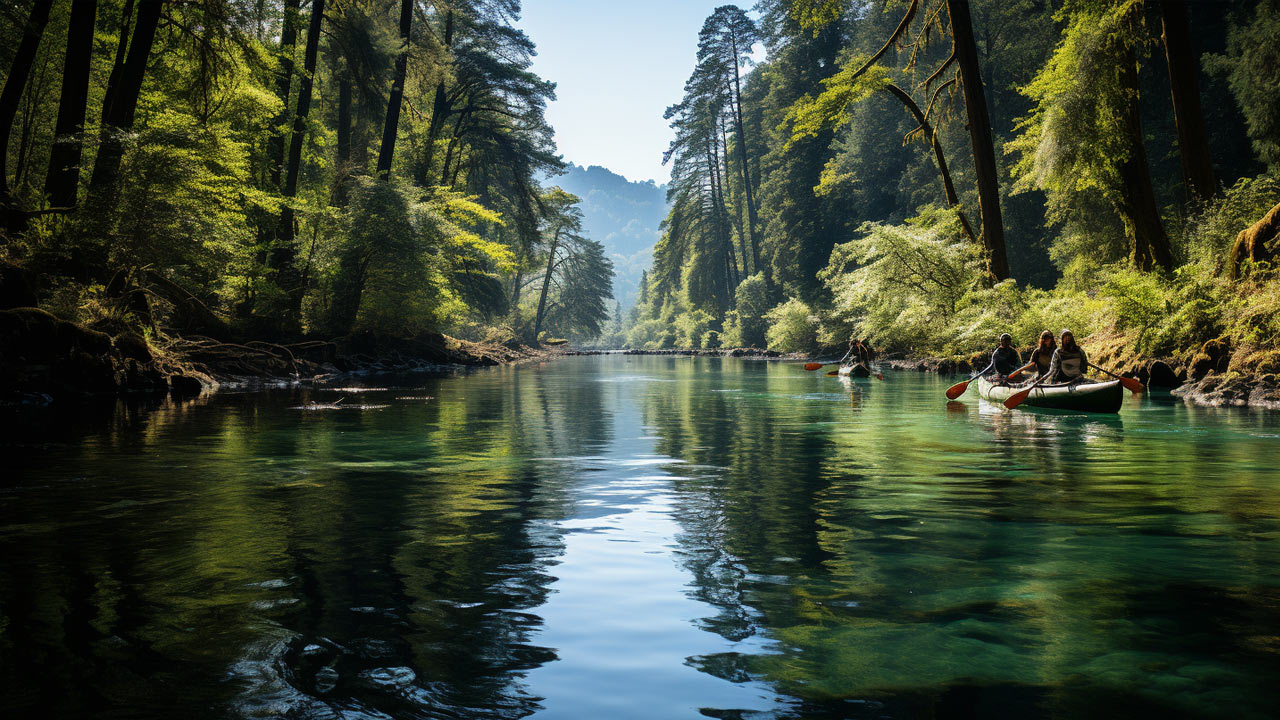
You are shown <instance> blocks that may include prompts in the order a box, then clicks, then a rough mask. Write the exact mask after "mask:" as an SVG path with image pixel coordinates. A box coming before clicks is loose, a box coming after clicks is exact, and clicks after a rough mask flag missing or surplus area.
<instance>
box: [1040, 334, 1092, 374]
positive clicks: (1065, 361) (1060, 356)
mask: <svg viewBox="0 0 1280 720" xmlns="http://www.w3.org/2000/svg"><path fill="white" fill-rule="evenodd" d="M1058 339H1059V341H1060V342H1061V344H1060V345H1059V346H1058V349H1057V350H1054V351H1053V359H1052V360H1050V362H1049V381H1050V382H1055V383H1071V382H1075V381H1077V380H1081V379H1083V378H1084V371H1085V369H1086V368H1088V367H1089V356H1087V355H1085V353H1084V348H1082V347H1080V346H1079V345H1077V344H1076V336H1075V334H1074V333H1072V332H1071V331H1070V330H1065V329H1064V330H1063V331H1062V332H1061V333H1059V334H1058Z"/></svg>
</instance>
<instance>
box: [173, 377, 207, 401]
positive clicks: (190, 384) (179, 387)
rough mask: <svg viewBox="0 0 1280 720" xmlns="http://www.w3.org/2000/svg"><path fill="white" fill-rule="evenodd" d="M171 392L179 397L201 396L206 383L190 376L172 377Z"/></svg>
mask: <svg viewBox="0 0 1280 720" xmlns="http://www.w3.org/2000/svg"><path fill="white" fill-rule="evenodd" d="M169 390H170V391H171V392H172V393H173V394H174V395H178V396H183V397H185V396H190V395H199V394H200V392H201V391H202V390H204V383H202V382H200V381H199V380H197V379H196V378H193V377H191V376H190V375H170V376H169Z"/></svg>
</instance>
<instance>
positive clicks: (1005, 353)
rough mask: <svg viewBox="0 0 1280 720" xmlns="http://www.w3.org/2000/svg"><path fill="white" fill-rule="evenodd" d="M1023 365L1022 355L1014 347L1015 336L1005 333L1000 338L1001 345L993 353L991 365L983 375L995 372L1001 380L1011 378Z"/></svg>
mask: <svg viewBox="0 0 1280 720" xmlns="http://www.w3.org/2000/svg"><path fill="white" fill-rule="evenodd" d="M1021 365H1022V355H1020V354H1019V353H1018V350H1017V348H1015V347H1014V346H1013V336H1012V335H1010V334H1009V333H1004V334H1003V335H1001V336H1000V344H999V345H998V346H996V349H995V350H993V351H992V352H991V364H990V365H988V366H987V369H986V370H983V371H982V373H983V374H984V375H985V374H986V373H988V372H991V371H995V373H996V375H999V376H1000V378H1001V379H1003V378H1005V377H1007V376H1009V375H1010V374H1011V373H1013V371H1015V370H1017V369H1018V368H1019V367H1021Z"/></svg>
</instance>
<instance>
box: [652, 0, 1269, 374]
mask: <svg viewBox="0 0 1280 720" xmlns="http://www.w3.org/2000/svg"><path fill="white" fill-rule="evenodd" d="M1178 7H1181V4H1175V3H1162V2H1159V1H1158V0H1068V1H1067V2H1065V3H1047V2H1040V1H1038V0H1021V1H1019V2H1007V1H996V0H975V1H974V2H971V3H968V2H959V1H957V0H907V1H905V2H904V1H901V0H899V1H893V0H868V1H865V2H863V1H859V2H854V1H852V0H822V1H821V2H817V1H814V0H764V1H762V2H760V3H759V4H758V5H757V6H756V7H755V8H754V10H755V17H756V18H757V19H756V23H757V27H758V30H757V34H758V36H759V37H760V39H761V41H762V42H763V44H764V47H765V49H766V51H767V60H766V61H765V62H763V63H761V64H759V65H758V66H756V67H754V68H747V67H745V64H744V66H743V68H742V70H741V72H740V73H739V74H740V75H741V77H740V78H739V82H740V83H741V85H742V90H741V93H740V94H736V93H735V92H734V90H733V86H734V83H733V80H734V78H727V79H726V77H725V74H726V73H725V72H724V71H723V70H722V69H720V68H721V66H716V67H711V66H710V65H709V64H708V63H707V62H706V61H705V58H706V57H709V56H710V53H709V52H708V51H707V50H706V49H705V44H706V42H707V39H706V38H707V32H706V31H704V34H703V37H702V38H701V39H700V41H701V43H702V45H701V46H700V52H699V63H698V66H697V67H696V68H695V70H694V73H693V75H692V77H691V78H690V81H689V83H688V84H687V85H686V88H685V98H684V100H683V101H682V102H681V103H680V104H679V105H677V106H675V107H674V108H673V109H672V111H669V113H668V115H669V117H671V118H672V120H673V127H674V128H675V129H676V132H677V140H676V143H675V144H673V146H672V148H671V150H670V151H669V157H670V158H671V160H672V161H673V163H674V166H673V167H674V171H673V177H674V179H673V185H672V188H671V191H670V197H671V200H672V209H671V213H670V215H669V216H668V218H667V221H666V224H665V225H664V234H663V239H662V241H661V242H660V243H659V244H658V246H657V249H656V251H655V258H654V267H653V272H652V273H650V274H649V275H648V277H647V287H645V288H642V296H641V297H642V301H641V302H640V303H639V305H638V306H637V307H636V309H635V310H634V311H633V313H632V314H631V323H632V329H631V332H630V333H629V334H628V335H627V341H628V342H629V343H630V344H632V345H634V346H649V347H659V346H672V345H679V344H680V340H681V338H682V335H681V333H679V332H664V331H663V328H664V327H666V326H667V325H672V326H675V327H680V326H682V325H683V324H685V323H682V320H681V314H682V313H685V314H688V315H690V316H693V315H697V317H698V318H699V324H700V325H705V326H706V327H707V329H708V332H706V333H704V336H706V337H714V335H712V333H713V332H714V331H716V330H719V331H721V335H720V340H721V343H722V345H724V346H725V347H730V346H740V345H761V344H762V343H763V344H767V345H768V346H770V347H772V348H774V349H778V350H798V349H813V348H816V347H822V346H826V347H833V346H843V345H844V343H845V341H846V340H847V339H848V338H849V337H850V336H851V335H857V336H860V337H870V338H871V340H872V342H873V343H874V344H875V345H877V346H879V347H883V348H886V349H888V350H889V351H891V352H898V353H906V354H914V355H921V354H968V353H973V352H976V351H978V350H981V349H983V348H985V347H988V346H989V345H990V344H992V343H993V342H994V338H995V336H996V335H997V334H999V333H1000V332H1002V331H1010V332H1013V333H1014V334H1015V339H1016V340H1017V341H1019V342H1020V343H1023V344H1030V342H1031V340H1032V338H1033V337H1034V336H1035V335H1036V334H1038V333H1039V331H1040V330H1042V329H1045V328H1051V329H1053V330H1055V331H1056V330H1058V329H1059V328H1061V327H1064V326H1071V327H1074V328H1075V329H1076V330H1077V332H1078V333H1080V334H1081V335H1088V334H1091V333H1092V334H1094V335H1095V340H1094V343H1095V344H1105V345H1106V346H1107V348H1108V350H1109V351H1111V350H1114V351H1116V353H1117V356H1118V355H1120V354H1124V353H1129V354H1130V355H1142V356H1163V357H1175V358H1189V357H1190V356H1191V355H1193V354H1194V353H1195V351H1196V350H1197V349H1198V348H1199V347H1200V345H1202V344H1204V343H1205V342H1207V341H1209V340H1214V339H1220V340H1222V341H1223V342H1225V343H1226V344H1228V345H1231V346H1232V347H1237V348H1255V349H1257V348H1262V349H1265V348H1274V347H1275V346H1276V345H1277V344H1278V343H1280V340H1278V339H1277V337H1276V336H1275V335H1268V334H1267V332H1266V331H1265V330H1264V331H1261V332H1259V331H1255V330H1252V329H1251V328H1250V324H1251V323H1253V324H1256V325H1258V326H1260V327H1264V328H1265V327H1269V326H1270V324H1271V323H1270V321H1263V320H1261V319H1260V316H1258V315H1257V314H1256V313H1254V312H1253V311H1252V310H1246V308H1251V307H1253V306H1254V305H1258V306H1259V307H1260V308H1262V309H1261V310H1260V312H1262V313H1264V314H1265V313H1275V311H1276V310H1277V309H1278V308H1277V306H1276V305H1275V303H1274V302H1273V300H1274V298H1275V297H1276V296H1277V294H1278V293H1280V281H1277V280H1276V279H1275V276H1274V275H1273V274H1272V273H1271V271H1270V269H1269V265H1268V264H1266V263H1258V262H1256V261H1258V260H1265V258H1264V257H1262V256H1260V255H1258V253H1256V252H1255V253H1254V254H1253V255H1251V256H1249V257H1246V258H1244V260H1246V261H1255V262H1253V264H1252V265H1249V266H1248V267H1249V270H1250V271H1249V272H1248V273H1246V274H1245V279H1243V280H1239V281H1235V280H1229V279H1228V278H1227V277H1226V275H1228V273H1226V272H1224V268H1225V267H1226V266H1227V263H1228V261H1229V256H1230V255H1231V253H1232V247H1233V240H1234V239H1235V238H1236V235H1237V234H1238V233H1240V232H1241V231H1242V230H1244V229H1245V228H1247V227H1249V226H1250V225H1252V224H1253V223H1254V222H1256V221H1258V220H1259V219H1260V218H1262V217H1263V215H1265V214H1266V213H1267V212H1268V210H1269V209H1271V208H1272V207H1273V206H1275V205H1276V204H1277V202H1280V186H1278V185H1277V182H1276V180H1275V179H1274V177H1275V175H1274V173H1275V172H1276V171H1277V170H1280V166H1277V164H1276V163H1277V160H1276V148H1277V147H1280V136H1277V132H1276V119H1275V115H1276V113H1275V108H1276V103H1277V101H1280V88H1278V87H1277V85H1276V84H1275V77H1276V69H1277V57H1280V56H1278V55H1277V52H1278V50H1277V48H1278V47H1280V45H1277V42H1276V40H1275V37H1276V35H1275V32H1273V31H1274V30H1275V28H1276V27H1278V26H1280V5H1278V4H1277V3H1275V2H1273V1H1272V0H1250V1H1241V2H1235V3H1219V4H1204V3H1190V4H1187V5H1186V6H1185V8H1184V10H1185V12H1186V15H1185V16H1182V17H1183V18H1184V19H1183V20H1182V22H1184V23H1186V24H1187V25H1188V27H1190V28H1191V29H1192V32H1191V34H1190V42H1189V44H1188V43H1187V42H1186V41H1185V40H1180V39H1179V35H1178V33H1177V32H1176V30H1177V29H1178V26H1177V24H1176V23H1177V22H1179V17H1180V16H1178V15H1177V14H1176V13H1175V12H1173V11H1175V10H1178ZM728 14H730V11H728V10H726V9H724V8H721V9H718V10H717V11H716V14H714V15H713V16H712V17H711V18H709V19H708V26H713V25H715V24H716V22H717V18H719V17H724V16H726V15H728ZM964 17H968V18H969V20H971V22H972V26H973V38H972V39H973V42H974V43H975V45H976V50H977V52H976V57H977V61H978V68H979V71H980V73H981V76H982V79H983V85H984V86H985V104H986V106H987V107H986V111H987V114H988V115H989V118H990V128H989V133H990V136H991V140H992V142H993V143H994V147H995V151H996V152H995V160H996V163H997V172H996V177H997V179H998V191H999V200H1000V206H1001V211H1002V213H1001V215H1002V219H1001V220H1000V222H1001V223H1002V226H1003V239H1001V240H1000V242H1003V243H1004V244H1005V246H1006V247H1005V249H1006V251H1007V255H1008V258H1009V268H1010V276H1011V277H1010V278H1009V279H1007V280H1002V281H1001V280H998V279H997V278H999V277H1000V276H999V274H997V273H995V272H993V269H994V266H992V265H991V264H990V257H991V253H992V252H993V250H992V245H991V241H992V237H993V236H991V234H990V233H991V230H992V228H991V227H989V225H990V223H991V221H990V220H989V219H986V218H983V217H982V216H983V215H984V213H982V212H981V211H980V210H981V207H980V206H981V203H980V202H979V200H980V197H979V196H980V192H979V185H980V178H979V171H978V169H977V164H976V161H975V158H976V157H977V153H979V151H980V149H981V148H980V146H979V144H978V143H977V142H976V139H975V142H974V143H973V144H972V145H971V144H970V140H971V139H972V138H971V133H970V132H969V131H970V126H971V119H972V118H973V117H974V115H973V114H972V113H967V112H966V110H967V109H971V108H966V102H967V97H966V96H967V94H966V93H965V92H964V91H963V90H964V88H963V85H964V82H963V79H962V73H961V72H960V69H959V68H958V66H959V65H961V64H962V62H961V60H959V59H958V57H960V56H963V43H962V41H963V40H964V37H962V35H961V34H960V32H961V30H962V29H963V28H961V26H960V24H959V23H957V22H956V20H957V19H963V18H964ZM1171 30H1172V31H1174V32H1171ZM1183 35H1186V33H1183ZM1183 60H1189V63H1185V62H1182V61H1183ZM1175 61H1177V62H1175ZM1187 67H1190V68H1193V69H1194V70H1193V72H1192V73H1191V75H1192V77H1188V75H1187V72H1186V68H1187ZM1171 88H1172V93H1171ZM1179 93H1180V94H1179ZM1188 97H1190V98H1191V99H1192V102H1188V100H1187V98H1188ZM1171 98H1174V99H1173V100H1172V101H1171ZM1175 106H1176V107H1175ZM739 113H740V114H741V117H742V118H743V123H742V125H741V126H739V125H738V124H737V122H736V118H737V116H738V114H739ZM1201 116H1202V117H1204V118H1206V119H1207V122H1201V123H1200V127H1201V130H1200V131H1199V132H1200V134H1199V135H1197V133H1196V124H1195V122H1193V121H1195V120H1196V119H1197V118H1198V117H1201ZM979 119H981V118H979ZM739 148H741V149H743V150H745V153H744V154H743V157H742V158H740V157H739V153H738V149H739ZM1197 152H1199V155H1197ZM1202 158H1209V159H1211V165H1208V166H1206V165H1204V164H1203V163H1204V162H1205V161H1204V160H1203V159H1202ZM1197 162H1199V163H1201V165H1200V167H1197V166H1196V163H1197ZM739 163H741V164H742V165H744V166H745V167H746V168H747V172H745V173H742V172H739V171H738V164H739ZM1197 172H1198V173H1199V174H1198V176H1197V175H1196V173H1197ZM1194 177H1199V178H1205V177H1207V178H1209V180H1210V182H1211V183H1213V188H1214V189H1213V190H1211V191H1210V192H1208V193H1203V192H1195V191H1193V186H1192V181H1193V179H1194ZM747 186H751V187H753V188H754V190H755V194H754V196H753V197H754V198H755V200H756V204H755V207H754V208H749V207H747V193H746V192H745V189H746V187H747ZM1204 195H1208V197H1204ZM753 209H754V211H755V214H756V216H757V217H758V224H757V226H756V227H755V228H754V229H753V228H751V227H750V226H748V225H747V224H746V223H743V222H739V221H738V218H741V217H745V216H748V215H750V214H751V211H752V210H753ZM753 243H754V244H753ZM1275 244H1276V241H1270V244H1269V245H1266V247H1267V248H1271V249H1272V251H1274V250H1275V249H1276V248H1274V245H1275ZM757 246H758V253H759V255H758V259H757V257H756V255H755V250H756V249H757ZM748 251H750V252H748ZM1237 254H1239V251H1237ZM1238 259H1239V258H1230V261H1231V262H1233V263H1234V262H1235V261H1237V260H1238ZM707 314H709V315H711V316H712V317H713V318H714V319H713V321H712V322H711V323H709V324H707V323H704V322H703V319H704V316H705V315H707ZM811 318H812V320H811ZM810 323H816V327H814V328H812V329H810V327H809V324H810ZM1118 348H1119V349H1118ZM1259 352H1261V350H1259Z"/></svg>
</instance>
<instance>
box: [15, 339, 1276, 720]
mask: <svg viewBox="0 0 1280 720" xmlns="http://www.w3.org/2000/svg"><path fill="white" fill-rule="evenodd" d="M954 381H955V379H954V378H940V377H936V376H933V375H923V374H912V373H887V374H886V377H885V380H883V381H880V380H875V379H871V380H854V381H847V380H843V381H842V380H839V379H836V378H830V377H826V376H824V375H823V374H821V373H806V372H804V371H803V369H802V368H801V367H799V366H797V365H794V364H788V363H779V362H763V361H752V360H733V359H724V360H721V359H709V358H699V359H690V358H679V357H636V356H620V355H614V356H603V357H579V358H567V359H562V360H556V361H553V362H548V363H545V364H543V365H536V366H524V367H504V368H494V369H486V370H480V371H476V372H470V373H442V374H440V375H438V376H433V375H414V376H410V377H401V378H394V379H386V378H366V379H363V380H361V381H359V382H354V381H353V382H352V383H351V385H352V387H345V388H332V389H321V390H317V389H296V388H295V389H280V390H271V391H258V392H244V393H236V392H221V393H218V394H215V395H213V396H209V397H204V398H201V399H198V400H195V401H188V402H185V403H177V402H171V401H165V402H156V401H150V402H147V401H137V402H118V403H112V404H108V405H99V406H85V407H82V408H63V409H61V410H53V409H50V410H43V411H32V412H24V413H23V414H21V415H16V414H13V412H12V411H10V413H9V414H8V415H6V416H5V417H4V430H5V433H4V435H3V439H2V440H0V446H2V448H3V452H4V462H3V465H0V468H3V471H2V473H0V477H2V478H3V479H0V715H4V716H5V717H14V718H17V717H50V718H68V717H97V718H182V719H183V720H198V719H202V718H258V717H284V718H352V719H356V718H359V719H372V718H474V719H480V718H486V719H487V718H521V717H533V718H545V719H548V720H550V719H552V718H575V719H577V718H582V719H595V718H601V719H603V718H609V719H626V718H646V719H647V718H661V719H666V718H707V717H710V718H744V719H745V718H753V719H757V718H758V719H765V718H916V717H924V718H964V717H1010V718H1033V717H1035V718H1040V717H1045V718H1088V719H1089V720H1096V719H1097V718H1103V717H1145V716H1155V717H1163V718H1179V717H1188V718H1201V717H1205V718H1207V717H1231V718H1255V717H1256V718H1265V717H1275V713H1276V708H1277V706H1278V705H1280V414H1266V413H1262V412H1254V411H1247V410H1226V409H1206V408H1197V407H1193V406H1188V405H1185V404H1184V403H1183V402H1182V401H1180V400H1177V399H1175V398H1172V397H1170V396H1168V395H1167V394H1160V393H1153V394H1151V395H1150V396H1139V397H1130V398H1127V399H1126V401H1125V406H1124V409H1123V410H1122V411H1121V412H1120V414H1119V415H1118V416H1106V417H1102V416H1089V415H1080V414H1065V413H1060V414H1053V413H1051V412H1043V411H1024V410H1017V411H1005V410H1003V409H1002V408H996V407H992V406H989V405H986V404H985V403H982V402H980V401H979V400H978V399H977V398H976V397H975V396H974V395H973V393H972V391H971V393H970V395H968V396H966V397H964V398H962V401H961V402H957V403H947V402H946V399H945V398H944V396H943V391H944V389H945V388H946V387H947V386H948V385H949V384H951V383H952V382H954ZM313 402H319V403H327V404H328V407H327V409H319V408H317V407H316V406H313V405H311V404H310V403H313ZM333 403H337V404H336V405H333Z"/></svg>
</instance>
